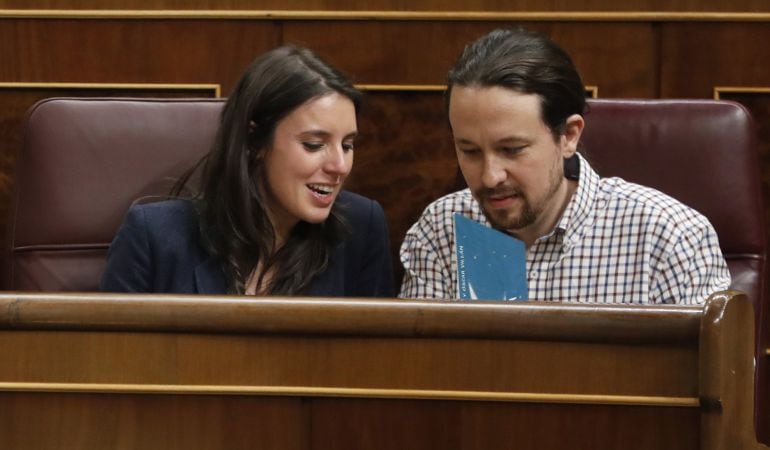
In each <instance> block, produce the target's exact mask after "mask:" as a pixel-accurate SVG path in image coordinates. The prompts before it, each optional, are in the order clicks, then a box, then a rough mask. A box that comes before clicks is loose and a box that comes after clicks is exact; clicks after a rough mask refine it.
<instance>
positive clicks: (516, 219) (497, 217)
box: [473, 167, 564, 232]
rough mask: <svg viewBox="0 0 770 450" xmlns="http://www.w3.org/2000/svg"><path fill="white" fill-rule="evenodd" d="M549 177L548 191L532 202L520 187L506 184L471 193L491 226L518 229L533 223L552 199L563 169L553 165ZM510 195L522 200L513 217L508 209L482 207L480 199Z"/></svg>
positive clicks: (506, 230) (559, 184)
mask: <svg viewBox="0 0 770 450" xmlns="http://www.w3.org/2000/svg"><path fill="white" fill-rule="evenodd" d="M549 179H550V183H549V186H548V191H546V193H545V194H544V195H543V196H542V197H541V198H539V199H537V200H536V201H534V202H533V201H530V199H529V197H528V196H527V194H526V193H525V192H524V191H523V190H522V189H521V188H516V187H508V186H503V187H498V188H493V189H489V188H483V189H479V190H478V191H476V192H474V193H473V196H474V197H475V198H476V200H477V201H478V202H479V205H480V206H481V211H482V212H483V213H484V216H485V217H486V218H487V220H488V221H489V223H490V224H491V225H492V228H495V229H497V230H500V231H503V232H509V231H515V230H520V229H522V228H526V227H528V226H530V225H532V224H533V223H535V222H536V221H537V219H538V218H539V217H540V215H541V214H542V213H543V211H544V210H545V209H546V207H547V206H548V204H549V203H550V202H552V201H553V199H554V197H555V195H556V193H557V192H558V191H559V188H560V187H561V185H562V183H563V182H564V173H563V171H560V170H558V168H556V167H554V168H553V169H552V170H551V171H550V173H549ZM511 195H515V196H517V197H518V198H519V199H520V200H521V201H522V205H521V211H520V212H519V214H517V215H515V216H513V217H511V214H510V211H509V210H508V209H505V208H504V209H499V210H491V211H490V210H487V208H485V207H484V206H485V202H484V201H480V200H485V199H488V198H489V197H491V196H495V197H501V196H502V197H504V196H511Z"/></svg>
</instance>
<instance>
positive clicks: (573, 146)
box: [562, 114, 585, 159]
mask: <svg viewBox="0 0 770 450" xmlns="http://www.w3.org/2000/svg"><path fill="white" fill-rule="evenodd" d="M583 127H585V121H584V120H583V116H581V115H580V114H573V115H571V116H569V117H567V120H566V121H565V126H564V134H563V135H562V143H563V147H562V153H563V156H564V158H565V159H566V158H571V157H572V155H574V154H575V152H577V148H578V142H580V136H581V135H582V134H583Z"/></svg>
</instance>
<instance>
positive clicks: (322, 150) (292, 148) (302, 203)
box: [264, 92, 358, 241]
mask: <svg viewBox="0 0 770 450" xmlns="http://www.w3.org/2000/svg"><path fill="white" fill-rule="evenodd" d="M357 133H358V130H357V128H356V111H355V106H354V105H353V102H352V101H351V100H350V99H348V98H347V97H345V96H342V95H340V94H338V93H336V92H333V93H329V94H325V95H323V96H320V97H315V98H313V99H311V100H309V101H307V102H305V103H303V104H302V105H300V106H299V107H297V108H296V109H295V110H294V111H292V112H291V113H289V115H287V116H286V117H284V118H283V119H282V120H281V121H280V122H278V124H277V126H276V128H275V134H274V136H273V142H272V145H271V146H270V147H269V148H268V149H267V152H266V154H265V165H264V167H265V179H266V186H264V188H265V193H266V196H265V197H266V201H267V211H268V216H269V217H270V220H271V222H272V224H273V227H274V228H275V230H276V234H277V237H278V239H279V241H282V240H283V239H284V238H285V237H286V236H287V235H288V233H289V231H290V230H291V229H292V228H293V227H294V225H296V224H297V222H299V221H300V220H304V221H306V222H310V223H320V222H323V221H324V220H326V218H327V217H328V216H329V212H330V211H331V207H332V204H333V203H334V200H335V199H336V197H337V194H339V192H340V190H341V189H342V184H343V182H344V181H345V178H346V177H347V176H348V173H350V169H351V168H352V167H353V141H354V140H355V137H356V134H357Z"/></svg>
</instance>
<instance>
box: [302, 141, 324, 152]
mask: <svg viewBox="0 0 770 450" xmlns="http://www.w3.org/2000/svg"><path fill="white" fill-rule="evenodd" d="M302 146H303V147H305V149H306V150H310V151H312V152H314V151H316V150H321V148H322V147H323V146H324V145H323V143H321V142H303V143H302Z"/></svg>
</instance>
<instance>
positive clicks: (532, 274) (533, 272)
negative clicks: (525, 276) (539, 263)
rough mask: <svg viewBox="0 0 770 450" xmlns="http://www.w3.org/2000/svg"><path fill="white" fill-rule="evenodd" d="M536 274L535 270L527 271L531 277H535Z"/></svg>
mask: <svg viewBox="0 0 770 450" xmlns="http://www.w3.org/2000/svg"><path fill="white" fill-rule="evenodd" d="M537 275H538V274H537V270H533V271H532V272H530V273H529V276H530V277H532V278H537Z"/></svg>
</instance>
